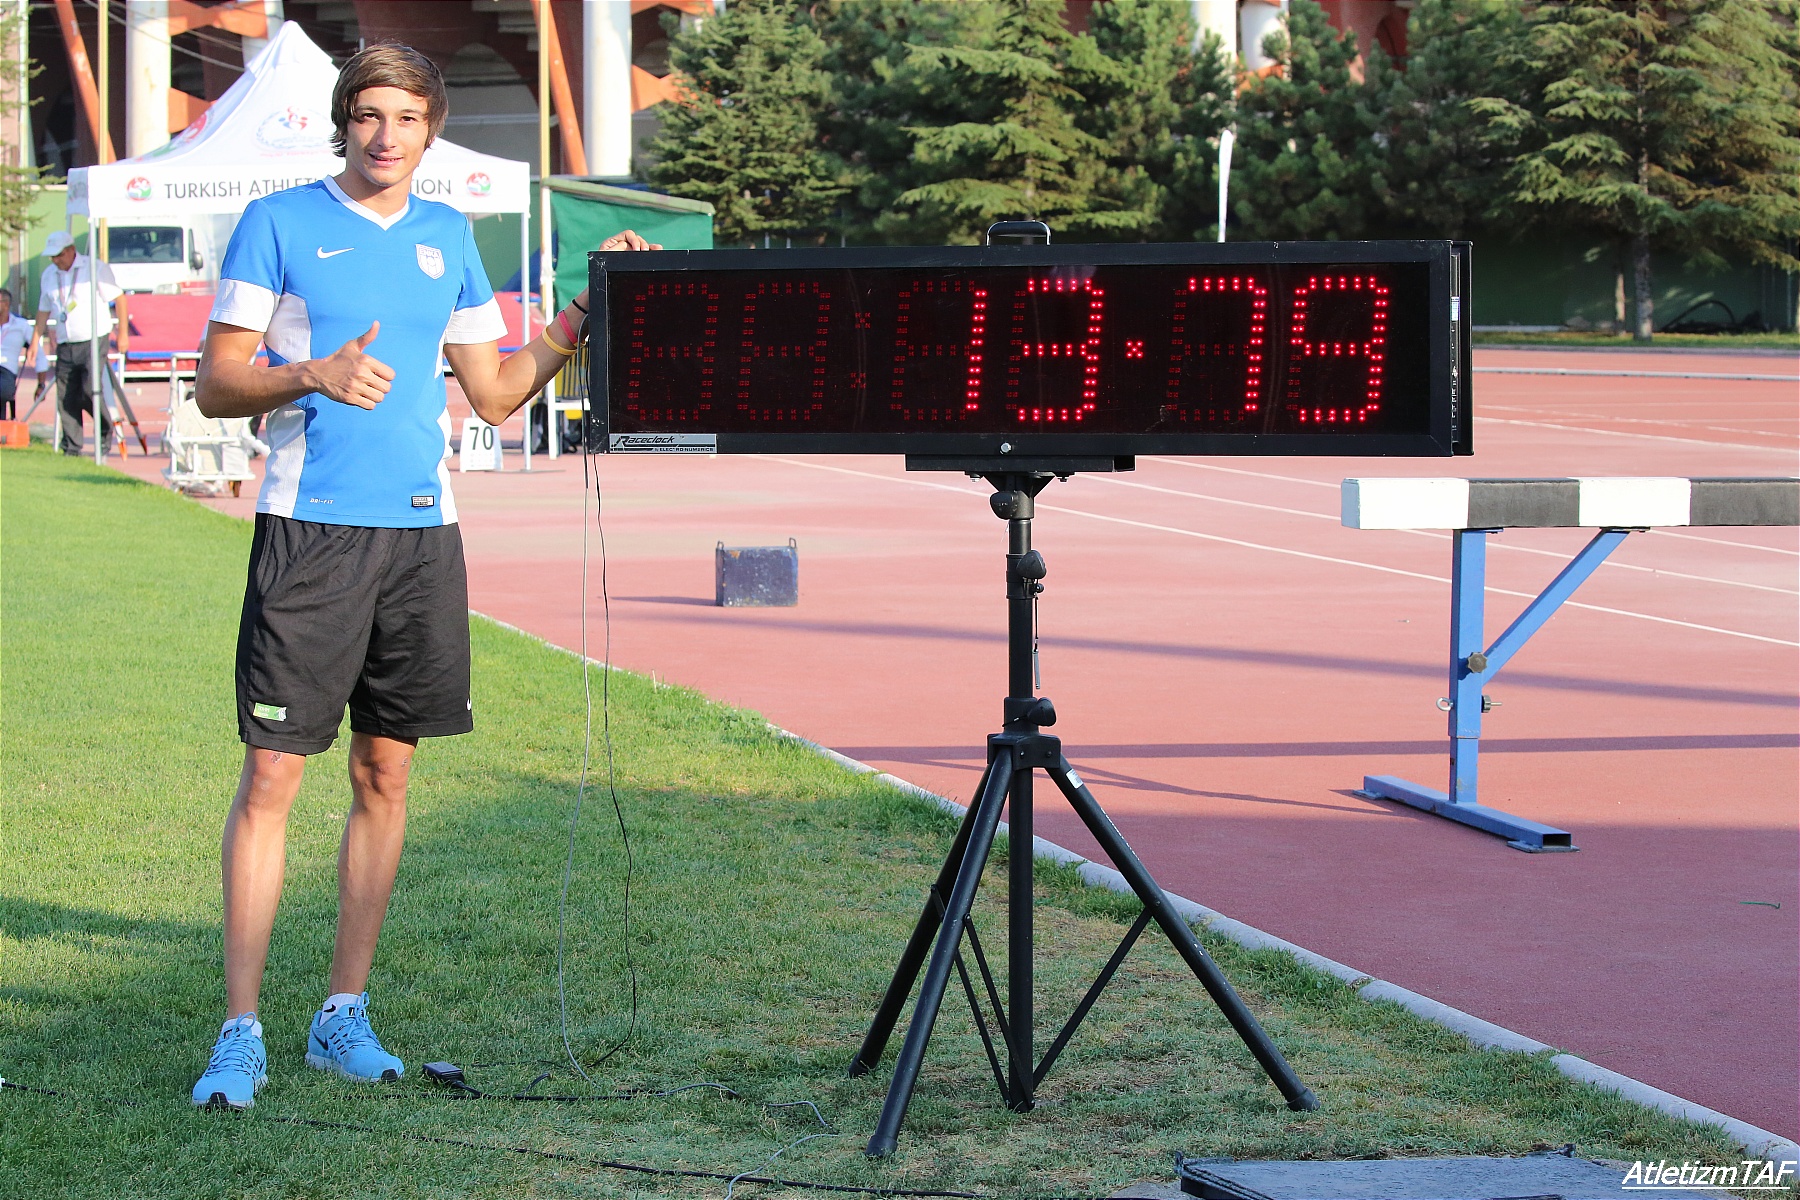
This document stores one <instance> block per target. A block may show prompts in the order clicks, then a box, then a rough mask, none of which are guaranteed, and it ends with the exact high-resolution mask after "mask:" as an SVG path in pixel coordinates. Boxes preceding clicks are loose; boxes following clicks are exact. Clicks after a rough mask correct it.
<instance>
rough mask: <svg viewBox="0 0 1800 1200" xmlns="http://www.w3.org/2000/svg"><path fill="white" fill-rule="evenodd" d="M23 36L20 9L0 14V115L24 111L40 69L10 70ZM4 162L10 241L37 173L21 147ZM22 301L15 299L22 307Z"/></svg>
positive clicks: (2, 213)
mask: <svg viewBox="0 0 1800 1200" xmlns="http://www.w3.org/2000/svg"><path fill="white" fill-rule="evenodd" d="M25 35H26V26H25V12H24V10H23V9H22V8H13V7H10V6H9V7H8V8H7V9H6V10H5V11H4V12H0V62H3V63H5V64H6V67H5V69H6V70H7V71H8V73H9V74H12V75H13V76H14V79H13V80H11V81H9V83H10V87H9V88H8V89H7V91H6V92H5V93H4V94H3V95H0V111H4V112H6V113H12V112H16V111H18V110H19V109H21V108H23V107H24V101H25V96H24V95H23V94H22V92H23V89H24V88H25V86H26V80H28V79H30V78H31V77H32V76H33V75H36V74H37V73H38V72H39V71H40V70H42V69H43V68H42V67H40V66H38V65H37V64H36V63H32V64H30V65H29V66H27V67H26V68H25V71H24V73H23V74H24V78H18V75H19V72H17V71H14V70H13V64H14V63H16V62H18V61H19V59H18V51H19V42H18V39H20V38H22V37H24V36H25ZM3 153H4V158H0V237H4V238H11V237H14V236H15V235H17V234H20V233H23V232H24V231H25V230H26V228H27V227H28V226H29V225H30V223H31V201H32V197H34V196H35V195H37V191H38V188H39V186H40V185H39V183H38V169H37V168H36V167H28V166H26V165H25V156H24V147H22V146H8V147H6V149H5V151H4V152H3ZM24 302H25V300H24V297H22V296H21V297H20V298H19V299H18V302H17V303H18V305H20V306H22V305H23V304H24Z"/></svg>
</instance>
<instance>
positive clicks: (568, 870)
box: [556, 447, 638, 1087]
mask: <svg viewBox="0 0 1800 1200" xmlns="http://www.w3.org/2000/svg"><path fill="white" fill-rule="evenodd" d="M581 474H582V481H581V690H582V695H583V698H584V701H585V703H586V707H587V717H586V724H585V727H584V732H583V735H582V745H581V778H580V781H579V782H578V783H577V785H576V788H575V809H574V811H573V812H571V813H570V814H569V850H568V855H567V857H566V858H565V859H564V862H563V884H562V900H561V903H560V904H559V905H558V909H557V918H556V999H557V1010H558V1016H559V1018H560V1023H561V1029H562V1042H563V1053H564V1054H566V1055H567V1056H568V1059H569V1065H570V1066H572V1067H574V1068H575V1073H576V1074H577V1075H579V1076H581V1078H582V1080H583V1082H585V1083H587V1084H588V1085H589V1086H592V1087H598V1086H599V1085H598V1084H596V1083H594V1081H593V1079H592V1078H591V1077H590V1076H589V1075H588V1073H587V1072H586V1071H585V1070H583V1069H582V1066H581V1063H580V1062H579V1061H578V1060H577V1059H576V1057H575V1049H574V1047H573V1045H571V1043H570V1041H569V999H568V990H567V986H566V984H565V982H564V967H563V958H564V955H563V943H564V937H565V933H566V929H567V923H568V911H569V881H570V878H571V877H572V875H573V873H574V869H575V831H576V827H577V826H578V824H579V823H580V821H581V805H582V801H583V800H585V799H586V797H587V779H588V767H589V757H590V754H591V752H592V747H593V742H594V691H593V683H592V681H591V675H590V668H591V667H592V662H593V660H592V659H590V658H589V657H588V647H587V617H588V591H587V588H588V583H587V579H588V525H587V501H588V489H589V487H590V486H591V487H592V488H593V492H594V527H595V529H596V530H597V531H598V533H599V536H600V601H601V611H602V619H603V621H604V626H605V636H604V648H603V654H604V658H603V660H602V662H601V664H600V728H601V738H602V741H603V743H604V745H605V747H606V788H607V794H608V795H609V796H610V797H611V799H612V806H613V817H614V819H615V820H616V821H617V822H618V825H619V841H620V843H621V845H623V847H624V849H625V885H624V903H623V906H622V907H623V921H622V933H621V938H622V940H623V942H624V946H625V967H626V972H627V974H628V975H629V976H630V979H631V1018H630V1020H629V1022H628V1023H627V1024H626V1027H625V1034H624V1036H623V1037H621V1038H620V1039H619V1040H618V1041H616V1042H614V1043H613V1044H612V1045H611V1046H610V1047H608V1048H607V1050H606V1051H605V1053H603V1054H601V1055H600V1056H599V1057H598V1058H596V1059H594V1061H593V1064H592V1065H594V1066H599V1065H600V1064H601V1063H603V1062H605V1061H606V1060H607V1059H609V1058H611V1057H612V1056H613V1055H615V1054H617V1053H618V1052H619V1051H620V1050H622V1049H624V1047H625V1046H626V1044H627V1043H629V1042H630V1041H631V1039H632V1037H633V1036H634V1035H635V1034H636V1033H637V1021H638V977H637V960H636V957H635V956H634V955H633V954H632V952H631V881H632V876H633V874H634V872H635V868H636V861H635V858H634V856H633V854H632V852H631V832H630V830H629V829H628V828H627V827H626V824H625V809H624V807H623V806H622V805H621V804H620V803H619V787H618V773H617V764H616V762H615V759H614V755H613V741H612V596H611V593H610V591H609V590H608V587H607V575H606V520H605V513H604V511H603V498H602V496H601V492H600V476H599V472H598V471H597V470H596V469H595V468H594V464H593V458H592V456H591V455H589V454H588V453H586V448H585V447H583V453H582V456H581Z"/></svg>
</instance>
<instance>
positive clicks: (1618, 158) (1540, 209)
mask: <svg viewBox="0 0 1800 1200" xmlns="http://www.w3.org/2000/svg"><path fill="white" fill-rule="evenodd" d="M1797 14H1800V6H1797V5H1795V4H1794V3H1793V2H1792V0H1567V2H1566V3H1563V4H1558V5H1544V6H1542V7H1540V8H1539V9H1538V10H1536V12H1535V13H1534V18H1533V21H1532V28H1531V38H1530V40H1529V42H1528V43H1527V44H1526V46H1525V48H1524V51H1523V53H1522V54H1521V56H1520V63H1519V65H1520V66H1521V67H1522V68H1523V69H1526V70H1529V71H1531V72H1532V73H1534V74H1535V75H1536V77H1537V79H1538V80H1539V81H1540V86H1539V87H1538V88H1537V89H1536V92H1535V95H1533V96H1532V97H1531V98H1530V101H1529V102H1528V103H1524V104H1517V105H1500V104H1496V105H1493V106H1492V108H1491V111H1490V114H1489V115H1490V118H1491V119H1492V120H1493V121H1494V123H1495V125H1496V126H1497V127H1500V128H1502V129H1506V130H1508V131H1516V132H1517V133H1519V134H1520V135H1521V136H1523V137H1525V138H1527V139H1528V146H1529V148H1528V149H1527V150H1526V151H1525V152H1524V153H1522V154H1521V155H1520V156H1519V157H1518V159H1517V161H1516V163H1515V165H1514V169H1513V174H1512V180H1513V188H1514V195H1515V197H1516V199H1517V200H1518V202H1519V203H1520V204H1521V205H1522V206H1524V207H1526V208H1527V209H1528V210H1530V211H1532V212H1533V213H1535V214H1536V215H1537V216H1538V217H1539V218H1540V219H1543V220H1554V221H1574V222H1578V223H1580V224H1582V225H1585V226H1587V227H1589V228H1592V229H1595V230H1598V231H1600V232H1602V233H1604V234H1607V235H1610V236H1612V237H1614V238H1616V239H1618V240H1620V241H1621V242H1623V243H1625V244H1626V245H1628V247H1629V255H1630V260H1631V263H1632V267H1633V272H1632V274H1633V277H1634V279H1633V283H1634V286H1633V291H1634V293H1635V298H1636V312H1635V313H1634V322H1633V324H1634V330H1633V332H1634V333H1635V335H1636V337H1637V339H1638V340H1639V341H1649V340H1650V338H1651V336H1652V334H1653V332H1654V327H1655V320H1654V318H1655V312H1654V305H1653V300H1652V292H1651V275H1650V253H1651V250H1652V248H1653V247H1661V248H1664V249H1666V250H1671V251H1674V252H1677V253H1680V254H1683V255H1685V256H1686V257H1687V258H1688V259H1689V260H1690V261H1693V262H1695V263H1698V264H1702V265H1710V266H1721V265H1724V263H1725V257H1724V256H1725V254H1726V253H1734V254H1737V255H1740V256H1742V257H1744V258H1747V259H1749V260H1751V261H1754V262H1762V263H1770V264H1773V265H1776V266H1780V267H1783V268H1785V269H1787V270H1790V271H1791V270H1795V269H1800V261H1796V259H1795V257H1794V255H1793V254H1792V252H1791V250H1790V249H1789V247H1790V246H1791V244H1792V241H1793V239H1794V238H1796V237H1797V236H1800V55H1797V54H1796V45H1795V37H1794V32H1793V31H1794V20H1795V17H1796V15H1797ZM1783 22H1785V25H1784V23H1783Z"/></svg>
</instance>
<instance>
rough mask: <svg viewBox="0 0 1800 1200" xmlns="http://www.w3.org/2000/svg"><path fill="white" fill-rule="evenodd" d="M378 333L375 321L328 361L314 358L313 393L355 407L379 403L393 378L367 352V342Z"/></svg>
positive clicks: (372, 405) (379, 328) (386, 367)
mask: <svg viewBox="0 0 1800 1200" xmlns="http://www.w3.org/2000/svg"><path fill="white" fill-rule="evenodd" d="M380 332H381V322H380V321H376V322H374V323H373V324H371V325H370V326H369V331H368V332H367V333H365V334H363V335H362V336H361V337H353V338H351V339H350V340H349V341H347V342H345V343H344V344H343V346H341V347H340V348H339V349H338V352H337V353H336V354H333V355H332V356H331V357H330V358H315V359H314V360H313V362H312V368H313V373H314V375H315V376H316V377H317V379H318V386H317V387H316V388H314V389H313V390H314V391H317V392H322V393H324V394H325V395H327V396H330V397H331V398H332V399H333V400H336V401H338V402H339V403H340V404H350V405H354V406H355V407H357V408H365V409H369V408H374V407H375V406H376V405H377V404H380V403H381V398H382V397H383V396H385V395H387V393H388V389H389V388H390V387H392V386H393V378H394V368H392V367H390V366H388V365H387V364H386V363H384V362H382V361H381V360H380V359H378V358H376V357H375V356H374V355H372V354H369V353H367V350H368V348H369V343H370V342H373V341H374V340H375V338H376V336H377V335H378V334H379V333H380Z"/></svg>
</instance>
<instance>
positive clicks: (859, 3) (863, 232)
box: [812, 0, 996, 241]
mask: <svg viewBox="0 0 1800 1200" xmlns="http://www.w3.org/2000/svg"><path fill="white" fill-rule="evenodd" d="M995 16H996V13H995V10H994V9H993V7H992V6H991V5H987V4H968V3H963V2H960V0H819V3H817V4H815V5H814V6H813V8H812V21H813V27H814V28H815V29H816V30H817V31H818V33H819V36H820V38H821V39H822V40H823V41H824V43H825V46H826V53H825V57H824V59H823V60H822V63H821V65H822V67H823V69H824V70H825V71H826V73H827V74H828V75H829V76H830V78H831V98H830V101H829V102H828V103H827V105H826V108H825V112H824V114H823V116H822V118H821V122H820V137H821V141H822V143H823V145H824V147H825V149H826V150H827V152H828V153H830V155H831V156H832V158H833V160H834V162H835V163H836V164H837V167H838V171H839V174H840V177H841V178H843V179H844V180H845V181H846V182H847V184H848V186H849V191H848V193H847V194H846V196H845V197H844V199H843V201H842V203H841V205H840V208H839V210H838V215H837V219H836V225H837V228H838V232H839V233H840V234H842V235H844V236H845V238H846V239H847V240H849V241H868V240H870V239H872V238H875V237H876V236H877V235H876V233H875V230H874V226H875V222H876V220H877V218H879V217H880V216H881V214H882V213H884V212H886V211H888V209H889V208H890V207H891V206H892V204H893V202H894V198H895V197H896V196H898V195H899V194H900V193H901V192H903V191H905V190H906V189H907V188H908V187H911V186H913V184H914V183H916V182H923V181H924V180H923V179H918V180H915V179H912V178H910V176H911V175H912V174H913V173H914V171H915V166H914V164H913V162H912V147H913V135H912V134H911V133H909V132H908V128H909V127H910V126H918V125H926V126H931V125H947V124H954V123H956V122H957V121H960V120H962V119H963V117H964V116H965V115H966V111H965V105H964V102H963V98H962V97H960V96H954V95H951V94H948V91H947V89H944V90H942V91H940V90H934V89H932V88H930V87H927V86H922V85H923V84H924V83H925V81H924V80H922V79H920V78H919V77H918V73H917V72H912V71H908V70H907V59H908V51H909V49H910V48H911V47H913V46H941V45H974V46H980V45H985V44H986V43H987V42H988V41H989V40H991V38H992V36H993V25H994V17H995ZM939 82H941V81H939Z"/></svg>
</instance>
